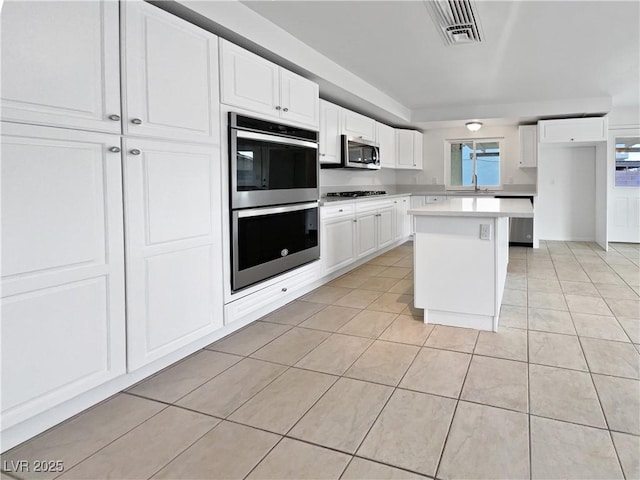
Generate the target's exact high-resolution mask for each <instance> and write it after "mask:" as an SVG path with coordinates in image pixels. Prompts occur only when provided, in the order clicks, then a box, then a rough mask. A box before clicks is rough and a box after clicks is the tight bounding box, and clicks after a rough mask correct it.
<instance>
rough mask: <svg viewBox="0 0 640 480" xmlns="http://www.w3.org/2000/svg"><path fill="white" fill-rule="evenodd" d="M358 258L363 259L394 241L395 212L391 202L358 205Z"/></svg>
mask: <svg viewBox="0 0 640 480" xmlns="http://www.w3.org/2000/svg"><path fill="white" fill-rule="evenodd" d="M356 221H357V222H356V225H357V228H356V245H357V248H356V256H357V258H361V257H364V256H367V255H370V254H371V253H374V252H376V251H377V250H379V249H381V248H384V247H386V246H388V245H391V244H392V243H393V241H394V223H395V221H394V210H393V202H392V201H391V200H382V201H372V202H362V203H359V204H356Z"/></svg>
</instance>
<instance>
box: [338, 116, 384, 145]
mask: <svg viewBox="0 0 640 480" xmlns="http://www.w3.org/2000/svg"><path fill="white" fill-rule="evenodd" d="M376 132H377V128H376V121H375V120H374V119H372V118H369V117H365V116H364V115H360V114H359V113H356V112H352V111H351V110H347V109H346V108H343V109H342V133H344V134H345V135H347V136H349V137H356V138H362V139H364V140H370V141H372V142H375V141H377V136H376Z"/></svg>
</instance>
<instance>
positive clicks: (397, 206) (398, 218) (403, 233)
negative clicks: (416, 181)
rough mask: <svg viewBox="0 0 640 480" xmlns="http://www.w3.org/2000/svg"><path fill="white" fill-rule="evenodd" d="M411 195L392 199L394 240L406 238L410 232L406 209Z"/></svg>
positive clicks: (409, 221)
mask: <svg viewBox="0 0 640 480" xmlns="http://www.w3.org/2000/svg"><path fill="white" fill-rule="evenodd" d="M410 202H411V197H409V196H406V197H401V198H396V199H394V200H393V208H394V210H395V222H396V224H395V231H394V240H400V239H402V238H406V237H408V236H409V235H410V234H411V218H410V216H409V214H408V213H407V211H408V210H409V206H410Z"/></svg>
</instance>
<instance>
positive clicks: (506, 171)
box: [396, 125, 536, 185]
mask: <svg viewBox="0 0 640 480" xmlns="http://www.w3.org/2000/svg"><path fill="white" fill-rule="evenodd" d="M461 138H474V139H479V138H503V139H504V140H503V147H502V148H503V151H502V171H501V178H502V183H503V185H510V184H513V185H518V184H520V185H524V184H526V185H534V184H535V183H536V169H535V168H533V169H531V168H527V169H522V168H519V166H518V165H519V161H520V159H519V156H520V139H519V136H518V126H517V125H503V126H488V125H485V126H484V127H482V129H481V130H480V131H478V132H475V133H472V132H470V131H469V130H467V128H466V127H464V126H463V127H456V128H440V129H434V130H427V131H426V132H425V133H424V136H423V142H424V145H423V152H424V153H423V155H424V161H423V169H422V171H407V170H398V171H397V173H396V181H397V183H398V184H399V185H414V184H416V185H444V183H445V182H444V172H445V168H444V158H445V140H447V139H461Z"/></svg>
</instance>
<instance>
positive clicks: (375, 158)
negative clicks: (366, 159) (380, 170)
mask: <svg viewBox="0 0 640 480" xmlns="http://www.w3.org/2000/svg"><path fill="white" fill-rule="evenodd" d="M373 163H374V164H376V165H380V150H379V149H378V147H373Z"/></svg>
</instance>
